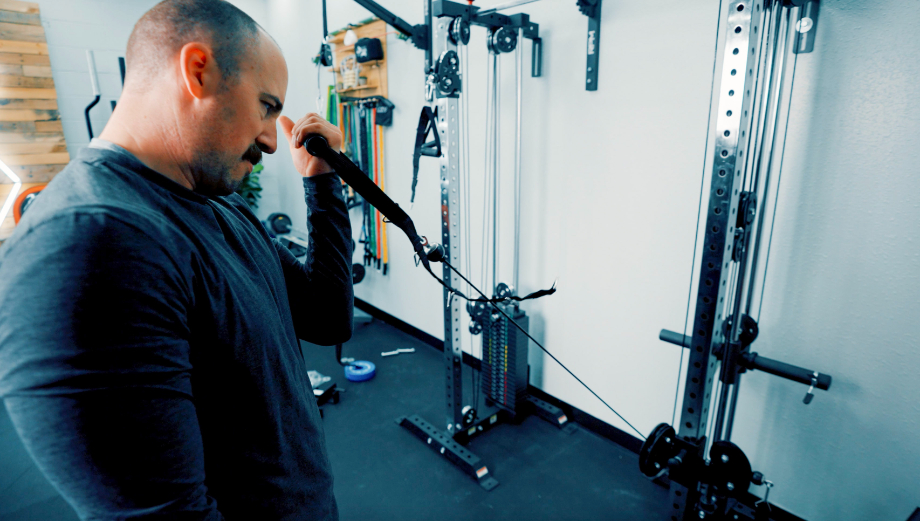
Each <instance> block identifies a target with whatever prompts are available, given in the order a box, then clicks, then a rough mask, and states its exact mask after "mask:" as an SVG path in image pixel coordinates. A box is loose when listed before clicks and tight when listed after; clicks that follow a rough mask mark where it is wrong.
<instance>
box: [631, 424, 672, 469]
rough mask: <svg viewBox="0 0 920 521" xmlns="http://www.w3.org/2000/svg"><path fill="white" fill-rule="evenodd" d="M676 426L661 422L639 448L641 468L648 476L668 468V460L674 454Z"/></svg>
mask: <svg viewBox="0 0 920 521" xmlns="http://www.w3.org/2000/svg"><path fill="white" fill-rule="evenodd" d="M676 435H677V433H675V432H674V427H671V426H670V425H668V424H667V423H660V424H658V426H657V427H655V430H653V431H652V433H651V434H649V436H648V438H646V439H645V443H643V444H642V449H640V450H639V470H640V471H642V473H643V474H645V475H646V476H648V477H652V476H657V475H658V474H659V473H660V472H661V471H662V469H665V468H667V465H668V460H669V459H670V458H671V457H673V456H674V454H675V451H674V438H675V437H676Z"/></svg>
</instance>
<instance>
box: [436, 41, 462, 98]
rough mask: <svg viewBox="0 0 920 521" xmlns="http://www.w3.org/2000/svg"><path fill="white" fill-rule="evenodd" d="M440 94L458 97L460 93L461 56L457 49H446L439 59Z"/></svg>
mask: <svg viewBox="0 0 920 521" xmlns="http://www.w3.org/2000/svg"><path fill="white" fill-rule="evenodd" d="M437 76H438V96H439V97H442V98H444V97H456V96H459V95H460V87H461V83H460V57H459V56H457V52H456V51H444V53H443V54H441V57H440V58H439V59H438V64H437Z"/></svg>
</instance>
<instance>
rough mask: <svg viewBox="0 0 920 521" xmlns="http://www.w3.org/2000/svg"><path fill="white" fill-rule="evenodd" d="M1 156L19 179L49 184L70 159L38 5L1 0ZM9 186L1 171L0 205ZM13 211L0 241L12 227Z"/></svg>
mask: <svg viewBox="0 0 920 521" xmlns="http://www.w3.org/2000/svg"><path fill="white" fill-rule="evenodd" d="M0 160H3V162H4V163H6V164H7V166H9V167H10V169H11V170H12V171H13V172H14V173H15V174H16V175H18V176H19V177H20V179H21V180H22V183H23V185H22V187H21V188H20V191H22V190H25V189H27V188H29V187H31V186H35V185H37V184H43V183H47V182H48V181H50V180H51V178H53V177H54V176H55V174H57V173H58V172H60V171H61V170H63V168H64V167H65V166H66V165H67V163H68V162H70V155H69V154H68V153H67V143H66V141H64V129H63V128H62V126H61V116H60V114H59V113H58V104H57V91H56V90H55V88H54V80H53V79H52V78H51V60H50V59H49V58H48V44H47V43H46V40H45V29H44V27H42V24H41V18H40V14H39V9H38V4H36V3H32V2H20V1H18V0H0ZM12 188H13V184H12V182H11V181H10V180H9V179H8V178H7V176H6V175H3V174H2V173H0V206H2V204H3V202H4V201H6V198H7V196H8V195H9V193H10V191H11V190H12ZM13 227H14V223H13V212H12V211H10V213H9V215H8V216H7V218H6V219H5V220H4V221H3V223H0V241H3V240H5V239H6V238H7V237H9V236H10V234H12V232H13Z"/></svg>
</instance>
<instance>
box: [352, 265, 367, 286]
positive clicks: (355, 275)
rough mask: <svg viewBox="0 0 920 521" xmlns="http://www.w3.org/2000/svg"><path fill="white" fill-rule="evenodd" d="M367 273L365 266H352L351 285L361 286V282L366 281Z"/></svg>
mask: <svg viewBox="0 0 920 521" xmlns="http://www.w3.org/2000/svg"><path fill="white" fill-rule="evenodd" d="M366 273H367V272H366V271H365V270H364V266H363V265H361V264H352V265H351V283H352V284H361V281H362V280H364V275H365V274H366Z"/></svg>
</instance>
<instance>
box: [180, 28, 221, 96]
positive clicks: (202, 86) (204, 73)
mask: <svg viewBox="0 0 920 521" xmlns="http://www.w3.org/2000/svg"><path fill="white" fill-rule="evenodd" d="M179 74H180V75H181V77H182V80H183V82H184V83H185V88H186V89H187V90H188V93H189V94H191V95H192V97H194V98H197V99H201V98H204V97H206V96H208V95H210V94H211V93H213V92H215V91H216V90H217V84H218V82H220V81H221V75H220V70H218V68H217V63H216V62H215V61H214V53H213V52H212V51H211V48H210V47H209V46H207V45H205V44H203V43H200V42H191V43H187V44H185V45H184V46H182V49H181V50H180V51H179Z"/></svg>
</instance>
